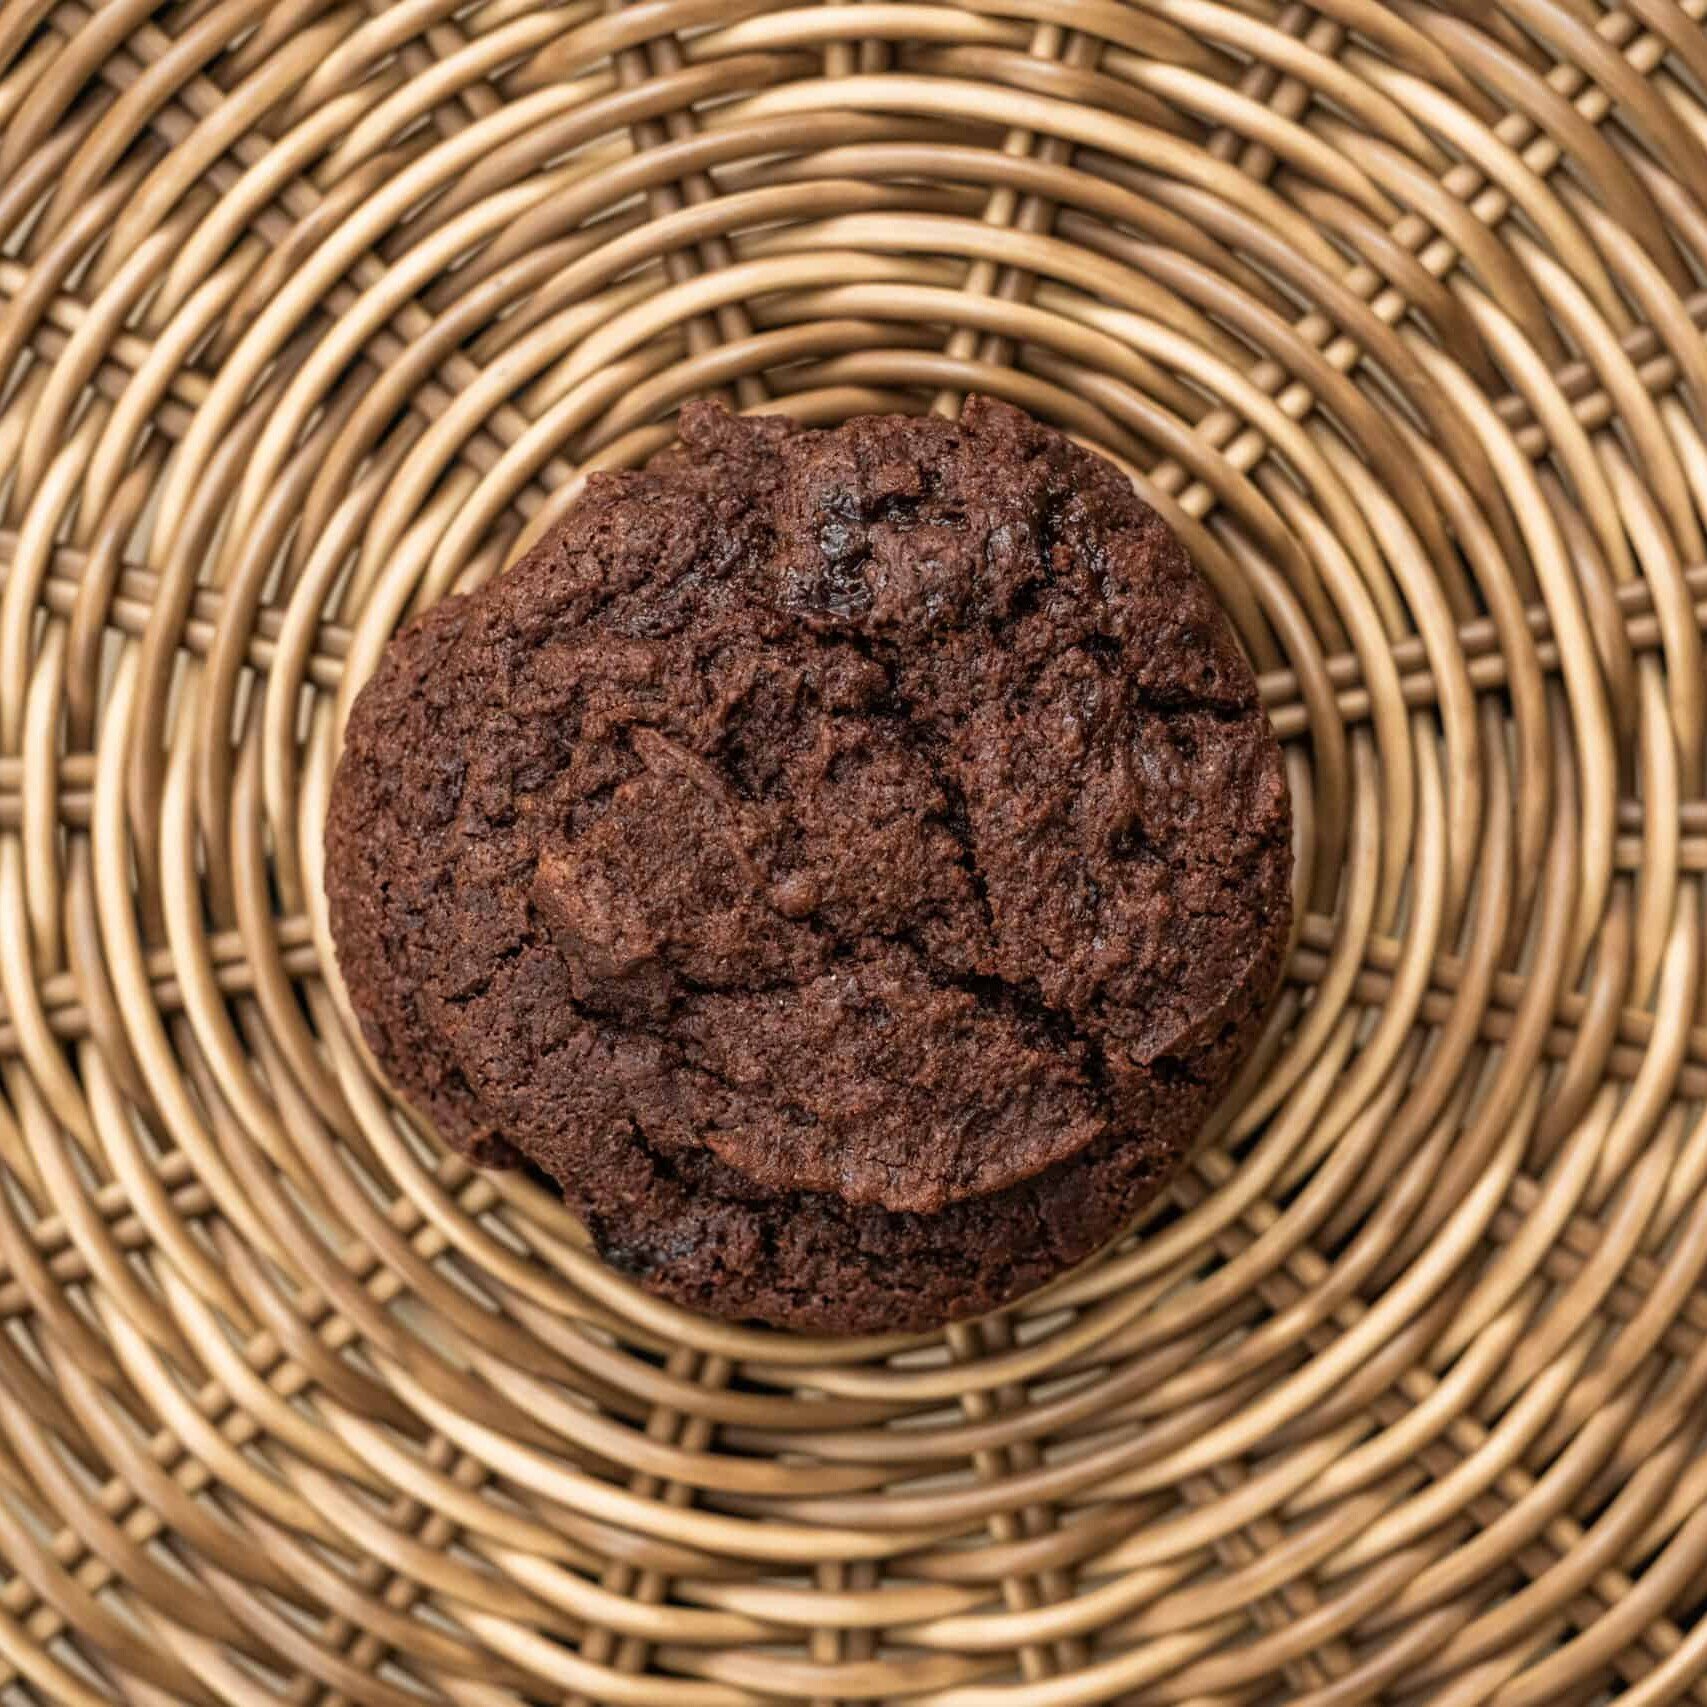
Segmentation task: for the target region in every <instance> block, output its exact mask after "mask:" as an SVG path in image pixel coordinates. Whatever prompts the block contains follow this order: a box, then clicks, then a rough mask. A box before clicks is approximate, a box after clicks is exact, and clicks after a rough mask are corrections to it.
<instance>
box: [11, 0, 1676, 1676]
mask: <svg viewBox="0 0 1707 1707" xmlns="http://www.w3.org/2000/svg"><path fill="white" fill-rule="evenodd" d="M1704 16H1707V4H1704V0H1622V3H1621V4H1618V5H1613V4H1609V3H1607V0H1439V3H1435V4H1426V3H1423V0H1401V3H1400V4H1396V5H1377V4H1374V3H1372V0H1314V3H1313V4H1309V5H1304V4H1294V3H1291V0H1137V3H1128V4H1120V3H1116V0H1078V3H1070V0H970V3H968V4H966V5H965V6H962V7H956V6H951V5H922V4H897V5H889V4H882V3H872V4H838V5H825V6H816V5H809V4H789V3H788V0H783V3H782V4H777V3H775V0H748V3H745V4H735V3H718V0H647V3H644V4H638V5H634V6H632V7H628V8H622V7H611V6H607V5H604V4H602V3H594V0H569V3H567V4H564V5H560V6H554V7H547V6H540V5H536V4H534V3H533V0H471V3H470V4H467V5H465V6H464V7H462V8H461V9H460V10H458V9H456V7H455V6H454V4H453V3H452V0H442V3H441V0H405V3H403V4H397V5H385V4H380V3H377V0H375V3H371V4H366V5H363V4H343V5H336V6H327V5H313V4H311V5H286V4H270V3H268V0H186V3H185V4H183V5H180V6H176V7H171V8H166V9H163V10H157V9H156V7H155V6H154V5H153V4H152V0H142V3H137V0H105V3H103V4H100V5H95V4H92V3H90V0H7V3H5V4H3V5H0V386H3V388H4V389H3V390H0V577H3V579H0V997H3V1011H0V1083H3V1092H4V1095H3V1099H0V1159H3V1161H4V1168H5V1175H4V1182H3V1183H4V1190H3V1191H0V1311H3V1314H4V1320H5V1328H6V1332H5V1333H4V1334H3V1335H0V1702H4V1703H6V1704H7V1707H10V1704H12V1703H14V1702H53V1703H70V1704H81V1703H92V1702H107V1701H125V1702H137V1703H144V1704H151V1707H158V1704H161V1703H168V1702H208V1701H220V1702H241V1703H250V1702H261V1701H272V1700H276V1699H282V1700H286V1701H291V1702H297V1703H302V1704H309V1703H314V1704H317V1707H333V1704H336V1703H344V1702H358V1703H375V1704H381V1707H385V1704H409V1703H418V1702H429V1703H454V1704H458V1707H498V1704H499V1703H511V1702H517V1701H538V1702H553V1703H556V1702H566V1701H567V1702H577V1703H579V1702H592V1701H598V1702H616V1703H636V1704H644V1707H736V1704H739V1703H747V1702H758V1701H776V1700H783V1701H813V1702H837V1701H841V1702H851V1701H866V1700H870V1699H873V1698H877V1699H885V1700H907V1701H928V1702H934V1703H938V1704H939V1707H1070V1704H1074V1703H1091V1702H1111V1701H1120V1702H1124V1703H1130V1704H1140V1703H1162V1702H1169V1703H1195V1704H1197V1707H1211V1704H1214V1707H1247V1704H1251V1707H1254V1704H1257V1703H1268V1702H1279V1701H1289V1702H1301V1703H1302V1702H1307V1703H1311V1704H1315V1707H1328V1704H1330V1703H1332V1704H1334V1707H1350V1704H1352V1703H1358V1702H1369V1701H1377V1700H1381V1701H1388V1700H1395V1701H1405V1702H1409V1701H1425V1700H1426V1701H1430V1702H1442V1703H1454V1704H1465V1707H1468V1704H1470V1703H1479V1702H1484V1701H1495V1702H1499V1703H1502V1704H1506V1707H1517V1704H1519V1703H1536V1704H1551V1703H1592V1702H1598V1701H1601V1700H1603V1699H1610V1698H1613V1697H1622V1698H1626V1699H1628V1700H1629V1701H1631V1702H1636V1703H1640V1704H1642V1707H1652V1704H1653V1703H1658V1702H1663V1701H1671V1700H1674V1699H1677V1698H1679V1697H1680V1696H1688V1697H1689V1698H1690V1699H1694V1700H1701V1701H1707V1682H1703V1678H1704V1676H1707V1621H1703V1620H1702V1618H1701V1616H1700V1613H1701V1608H1702V1605H1703V1601H1704V1598H1707V1441H1704V1439H1703V1436H1704V1434H1707V1120H1704V1118H1703V1103H1704V1101H1707V1004H1704V1002H1703V971H1702V950H1703V913H1702V903H1703V894H1702V889H1703V880H1704V876H1707V800H1704V798H1703V792H1704V791H1703V710H1704V701H1707V675H1704V666H1703V653H1702V629H1703V625H1704V622H1707V546H1704V540H1703V516H1704V514H1707V413H1704V411H1707V342H1704V340H1703V337H1702V335H1701V332H1700V330H1699V327H1700V326H1701V325H1703V324H1707V292H1703V291H1702V289H1701V288H1700V287H1701V285H1702V283H1703V281H1704V280H1707V25H1704V24H1703V22H1702V20H1703V17H1704ZM973 388H976V389H980V390H983V391H987V392H991V393H995V394H998V395H1000V396H1003V397H1007V398H1010V399H1012V400H1014V401H1016V402H1018V403H1020V404H1022V405H1024V406H1025V407H1027V408H1029V409H1032V410H1034V411H1036V412H1037V413H1038V414H1040V415H1043V416H1045V417H1048V418H1050V419H1052V420H1054V421H1056V422H1058V423H1061V424H1062V425H1064V426H1065V427H1067V428H1068V429H1069V430H1070V431H1072V432H1073V433H1075V434H1076V435H1078V436H1079V437H1081V438H1083V439H1084V440H1086V441H1087V442H1090V443H1093V444H1095V445H1097V446H1099V447H1101V448H1103V449H1104V450H1106V451H1108V452H1109V453H1110V454H1112V455H1114V456H1116V457H1117V458H1120V459H1121V460H1123V461H1124V462H1125V463H1126V464H1128V465H1129V466H1130V467H1131V469H1132V470H1133V471H1134V475H1135V477H1136V478H1137V479H1138V480H1139V482H1140V484H1141V486H1142V488H1143V489H1144V491H1145V492H1146V493H1147V494H1148V495H1150V496H1151V497H1152V499H1153V501H1154V502H1156V503H1157V504H1158V505H1160V506H1161V507H1162V508H1163V509H1164V511H1165V512H1166V513H1167V515H1168V516H1169V518H1170V519H1171V520H1172V521H1173V523H1174V525H1175V526H1176V527H1178V528H1179V529H1181V530H1182V532H1183V533H1184V535H1185V537H1186V538H1187V540H1188V542H1189V544H1190V547H1191V549H1192V550H1193V552H1194V553H1195V555H1196V557H1197V560H1198V561H1199V563H1200V564H1201V565H1202V566H1203V568H1204V569H1205V570H1206V572H1207V573H1209V574H1210V575H1211V576H1212V577H1213V578H1214V580H1215V583H1216V585H1217V586H1218V588H1219V589H1220V591H1221V593H1222V595H1223V597H1224V599H1225V600H1226V602H1227V603H1228V605H1229V607H1230V609H1231V610H1232V611H1233V613H1234V615H1235V618H1236V621H1237V623H1238V625H1239V628H1240V630H1241V633H1242V635H1243V638H1244V640H1245V643H1246V644H1247V646H1248V648H1249V650H1250V652H1251V654H1252V656H1253V658H1254V660H1255V662H1256V666H1257V668H1258V670H1259V671H1260V672H1261V674H1262V686H1263V692H1264V694H1265V696H1266V699H1267V702H1268V704H1269V705H1270V707H1271V708H1272V711H1273V715H1274V719H1275V722H1276V724H1277V726H1278V728H1279V730H1280V732H1281V734H1282V736H1283V738H1284V740H1285V742H1286V746H1287V751H1288V755H1289V762H1290V767H1291V776H1292V781H1293V788H1294V794H1295V800H1296V805H1297V817H1298V830H1299V860H1298V887H1299V903H1300V904H1299V915H1300V924H1299V932H1298V941H1297V943H1296V946H1295V950H1294V952H1293V954H1292V957H1291V962H1290V976H1289V980H1288V983H1287V986H1286V991H1285V994H1284V996H1283V998H1282V1000H1281V1003H1280V1006H1279V1008H1278V1011H1277V1012H1276V1014H1275V1017H1274V1022H1273V1024H1272V1025H1271V1027H1270V1028H1269V1030H1268V1032H1267V1033H1266V1035H1265V1041H1264V1044H1263V1046H1262V1049H1261V1051H1260V1056H1259V1059H1258V1061H1257V1062H1256V1063H1255V1064H1254V1066H1253V1070H1252V1071H1251V1072H1249V1073H1248V1074H1247V1075H1246V1076H1245V1078H1244V1080H1243V1081H1242V1083H1241V1085H1240V1087H1239V1088H1238V1089H1237V1090H1236V1092H1235V1093H1234V1095H1233V1097H1232V1099H1231V1101H1230V1103H1229V1105H1228V1106H1227V1107H1226V1108H1225V1109H1224V1110H1223V1113H1222V1116H1221V1117H1220V1118H1219V1119H1218V1120H1217V1122H1216V1125H1215V1129H1214V1131H1213V1132H1212V1134H1211V1136H1210V1140H1209V1142H1208V1143H1207V1144H1206V1147H1205V1148H1204V1150H1203V1152H1202V1154H1201V1155H1200V1156H1199V1158H1198V1159H1197V1161H1196V1163H1195V1165H1194V1166H1193V1167H1192V1168H1191V1169H1190V1171H1189V1172H1188V1173H1187V1174H1186V1176H1185V1177H1184V1178H1183V1179H1182V1180H1181V1181H1180V1182H1179V1183H1178V1185H1177V1186H1176V1187H1175V1188H1174V1190H1173V1192H1172V1194H1171V1197H1170V1198H1169V1200H1168V1201H1167V1203H1166V1204H1165V1205H1164V1206H1163V1207H1162V1208H1160V1209H1159V1210H1157V1211H1156V1212H1154V1213H1152V1214H1151V1216H1150V1217H1149V1218H1148V1220H1147V1222H1146V1224H1145V1225H1144V1226H1142V1227H1141V1228H1140V1229H1138V1231H1137V1233H1136V1234H1135V1235H1134V1236H1133V1237H1132V1238H1130V1239H1128V1240H1127V1241H1126V1242H1124V1243H1123V1244H1121V1245H1120V1246H1119V1247H1118V1248H1117V1249H1116V1250H1115V1251H1114V1252H1112V1253H1111V1254H1109V1255H1107V1256H1105V1257H1104V1258H1103V1259H1101V1260H1100V1261H1098V1262H1096V1263H1094V1264H1092V1265H1091V1266H1090V1267H1089V1268H1088V1269H1087V1270H1085V1271H1083V1272H1081V1273H1079V1274H1077V1275H1075V1276H1072V1277H1070V1278H1069V1279H1068V1280H1067V1281H1066V1282H1064V1283H1062V1284H1059V1285H1058V1286H1057V1287H1055V1288H1054V1289H1053V1290H1052V1291H1051V1292H1050V1293H1048V1294H1045V1295H1043V1296H1040V1297H1038V1298H1036V1299H1034V1300H1031V1301H1029V1302H1028V1303H1026V1304H1025V1305H1024V1306H1023V1307H1022V1308H1019V1309H1016V1310H1014V1311H1012V1312H1010V1313H1008V1314H1007V1315H1006V1316H1004V1317H1002V1318H1000V1319H997V1320H993V1321H989V1322H985V1323H982V1324H979V1325H977V1326H971V1327H965V1328H960V1329H956V1330H953V1331H951V1332H949V1333H946V1334H943V1335H940V1336H936V1337H932V1338H929V1339H926V1340H924V1341H911V1342H894V1341H891V1342H873V1341H864V1342H859V1343H853V1344H849V1343H836V1342H828V1341H810V1340H803V1339H796V1338H789V1337H786V1336H782V1335H774V1334H765V1333H762V1332H757V1331H743V1330H740V1329H736V1328H732V1327H727V1326H720V1325H717V1324H715V1323H713V1322H709V1321H703V1320H698V1319H695V1318H692V1317H689V1316H686V1315H684V1314H682V1313H680V1312H677V1311H675V1310H672V1309H670V1308H668V1307H666V1306H664V1305H661V1304H659V1303H657V1302H654V1301H650V1300H648V1299H647V1298H645V1297H643V1296H642V1295H640V1294H639V1293H638V1292H636V1291H635V1290H634V1289H633V1288H632V1287H630V1286H629V1285H628V1284H627V1283H625V1282H624V1281H623V1280H622V1279H620V1278H619V1277H617V1276H615V1275H614V1274H612V1273H610V1272H609V1271H607V1270H605V1269H604V1268H603V1267H602V1266H601V1265H600V1264H599V1263H598V1262H597V1261H596V1260H594V1259H593V1258H592V1256H591V1255H590V1253H589V1251H588V1248H587V1246H586V1243H585V1241H584V1239H583V1237H582V1235H581V1234H580V1232H579V1231H578V1229H577V1228H576V1226H575V1225H574V1224H573V1223H572V1221H571V1220H570V1218H569V1217H568V1216H567V1214H566V1213H565V1212H564V1210H563V1209H562V1207H561V1206H560V1205H558V1204H556V1203H555V1202H554V1201H552V1200H551V1199H550V1198H549V1197H548V1195H547V1194H545V1193H544V1192H543V1191H541V1190H540V1189H538V1188H537V1187H535V1186H534V1185H532V1184H531V1183H530V1182H529V1181H528V1179H526V1178H524V1177H520V1176H516V1175H502V1174H500V1175H486V1176H483V1175H479V1174H476V1173H474V1172H472V1171H471V1170H470V1169H469V1168H468V1167H467V1166H466V1165H464V1164H463V1163H462V1162H460V1161H458V1160H456V1159H455V1158H453V1157H451V1156H450V1155H448V1154H447V1153H446V1152H445V1151H444V1150H443V1149H442V1148H441V1147H440V1146H439V1145H437V1144H436V1143H435V1142H434V1141H433V1140H432V1139H431V1137H430V1136H429V1135H426V1134H422V1133H420V1132H418V1131H416V1130H413V1129H412V1128H410V1127H409V1126H408V1125H407V1123H406V1122H405V1121H404V1120H403V1119H402V1117H401V1116H400V1114H399V1113H398V1111H397V1110H396V1109H394V1108H393V1107H392V1106H391V1104H390V1103H389V1102H388V1100H387V1096H386V1093H385V1091H384V1088H383V1086H382V1085H381V1084H380V1083H379V1081H378V1080H377V1079H376V1078H375V1077H374V1076H373V1075H372V1073H371V1071H370V1069H369V1067H368V1065H367V1063H366V1062H365V1060H364V1058H363V1057H362V1055H361V1054H360V1052H359V1050H358V1047H357V1045H356V1044H355V1042H354V1041H353V1034H352V1031H351V1028H350V1027H349V1025H348V1023H347V1018H346V1015H345V1013H344V1010H343V1009H342V1007H341V1006H340V1001H341V998H340V996H339V994H338V993H337V991H336V990H335V988H334V987H333V985H332V984H331V982H330V981H329V974H328V968H329V966H330V956H329V950H328V944H327V939H326V932H325V921H324V910H323V905H322V901H321V894H320V859H321V855H320V826H321V823H322V819H323V814H324V807H325V801H326V794H327V785H328V779H329V774H330V768H331V765H332V763H333V760H334V756H335V753H336V750H337V741H338V732H339V725H340V720H341V717H342V715H343V714H344V712H345V710H346V709H347V706H348V702H349V696H350V694H351V693H352V691H353V690H354V688H355V687H356V685H357V684H359V683H360V682H361V681H362V680H363V679H364V678H365V676H366V675H367V674H368V673H369V672H370V671H371V669H372V667H373V664H374V661H375V658H376V656H377V654H378V652H379V650H380V648H381V646H382V645H383V644H384V641H385V639H386V637H387V635H388V634H389V633H391V631H392V630H393V629H394V628H395V627H396V625H397V624H398V622H399V621H400V620H402V619H403V617H404V616H405V615H406V614H407V613H408V612H409V611H411V610H414V609H419V608H421V607H422V606H424V605H426V604H428V603H430V602H431V601H433V600H435V599H437V598H439V597H441V596H443V595H444V594H445V593H446V592H447V591H448V590H449V589H451V588H453V587H456V586H459V585H467V584H469V583H470V582H472V581H475V580H477V579H478V578H480V577H482V576H485V575H489V574H491V573H494V572H496V571H498V570H500V569H501V568H502V567H503V566H504V564H505V563H506V562H508V561H510V560H512V559H513V558H514V557H515V556H516V555H517V554H518V553H519V552H520V551H521V550H523V549H524V548H525V547H526V545H527V544H528V543H529V542H530V541H531V540H532V539H533V538H535V537H536V536H537V535H538V533H539V531H540V530H541V529H542V528H543V527H545V526H546V525H547V524H548V523H549V522H550V520H551V519H552V518H553V517H555V516H557V515H559V514H561V513H562V511H563V510H564V508H565V507H566V506H567V505H568V504H570V503H572V502H573V500H574V496H575V493H576V490H577V478H578V476H579V475H580V474H581V473H583V472H584V471H585V470H587V469H589V468H594V467H599V466H610V465H615V464H626V463H633V462H635V461H637V460H639V459H641V458H643V457H645V456H646V455H648V454H649V453H650V452H652V451H653V450H654V449H656V448H657V447H659V446H660V445H663V444H665V443H667V442H668V440H669V438H670V436H671V426H670V421H671V417H672V413H673V411H674V410H675V408H676V407H677V405H678V404H679V403H680V402H681V401H682V400H683V399H684V398H687V397H691V396H695V395H699V394H702V393H705V392H708V391H721V392H723V393H724V394H725V395H726V396H728V397H729V398H731V399H732V400H733V401H735V402H736V403H738V404H739V405H740V406H743V407H745V408H748V409H777V410H786V411H788V412H790V413H792V414H796V415H800V416H803V417H806V418H808V419H811V420H815V421H832V420H836V419H839V418H841V417H843V416H846V415H848V414H850V413H853V412H859V411H869V410H885V409H928V408H935V409H938V410H944V411H952V410H953V409H954V408H955V407H956V406H957V403H958V400H959V398H960V396H961V395H962V394H963V393H964V392H965V391H967V390H968V389H973Z"/></svg>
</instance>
